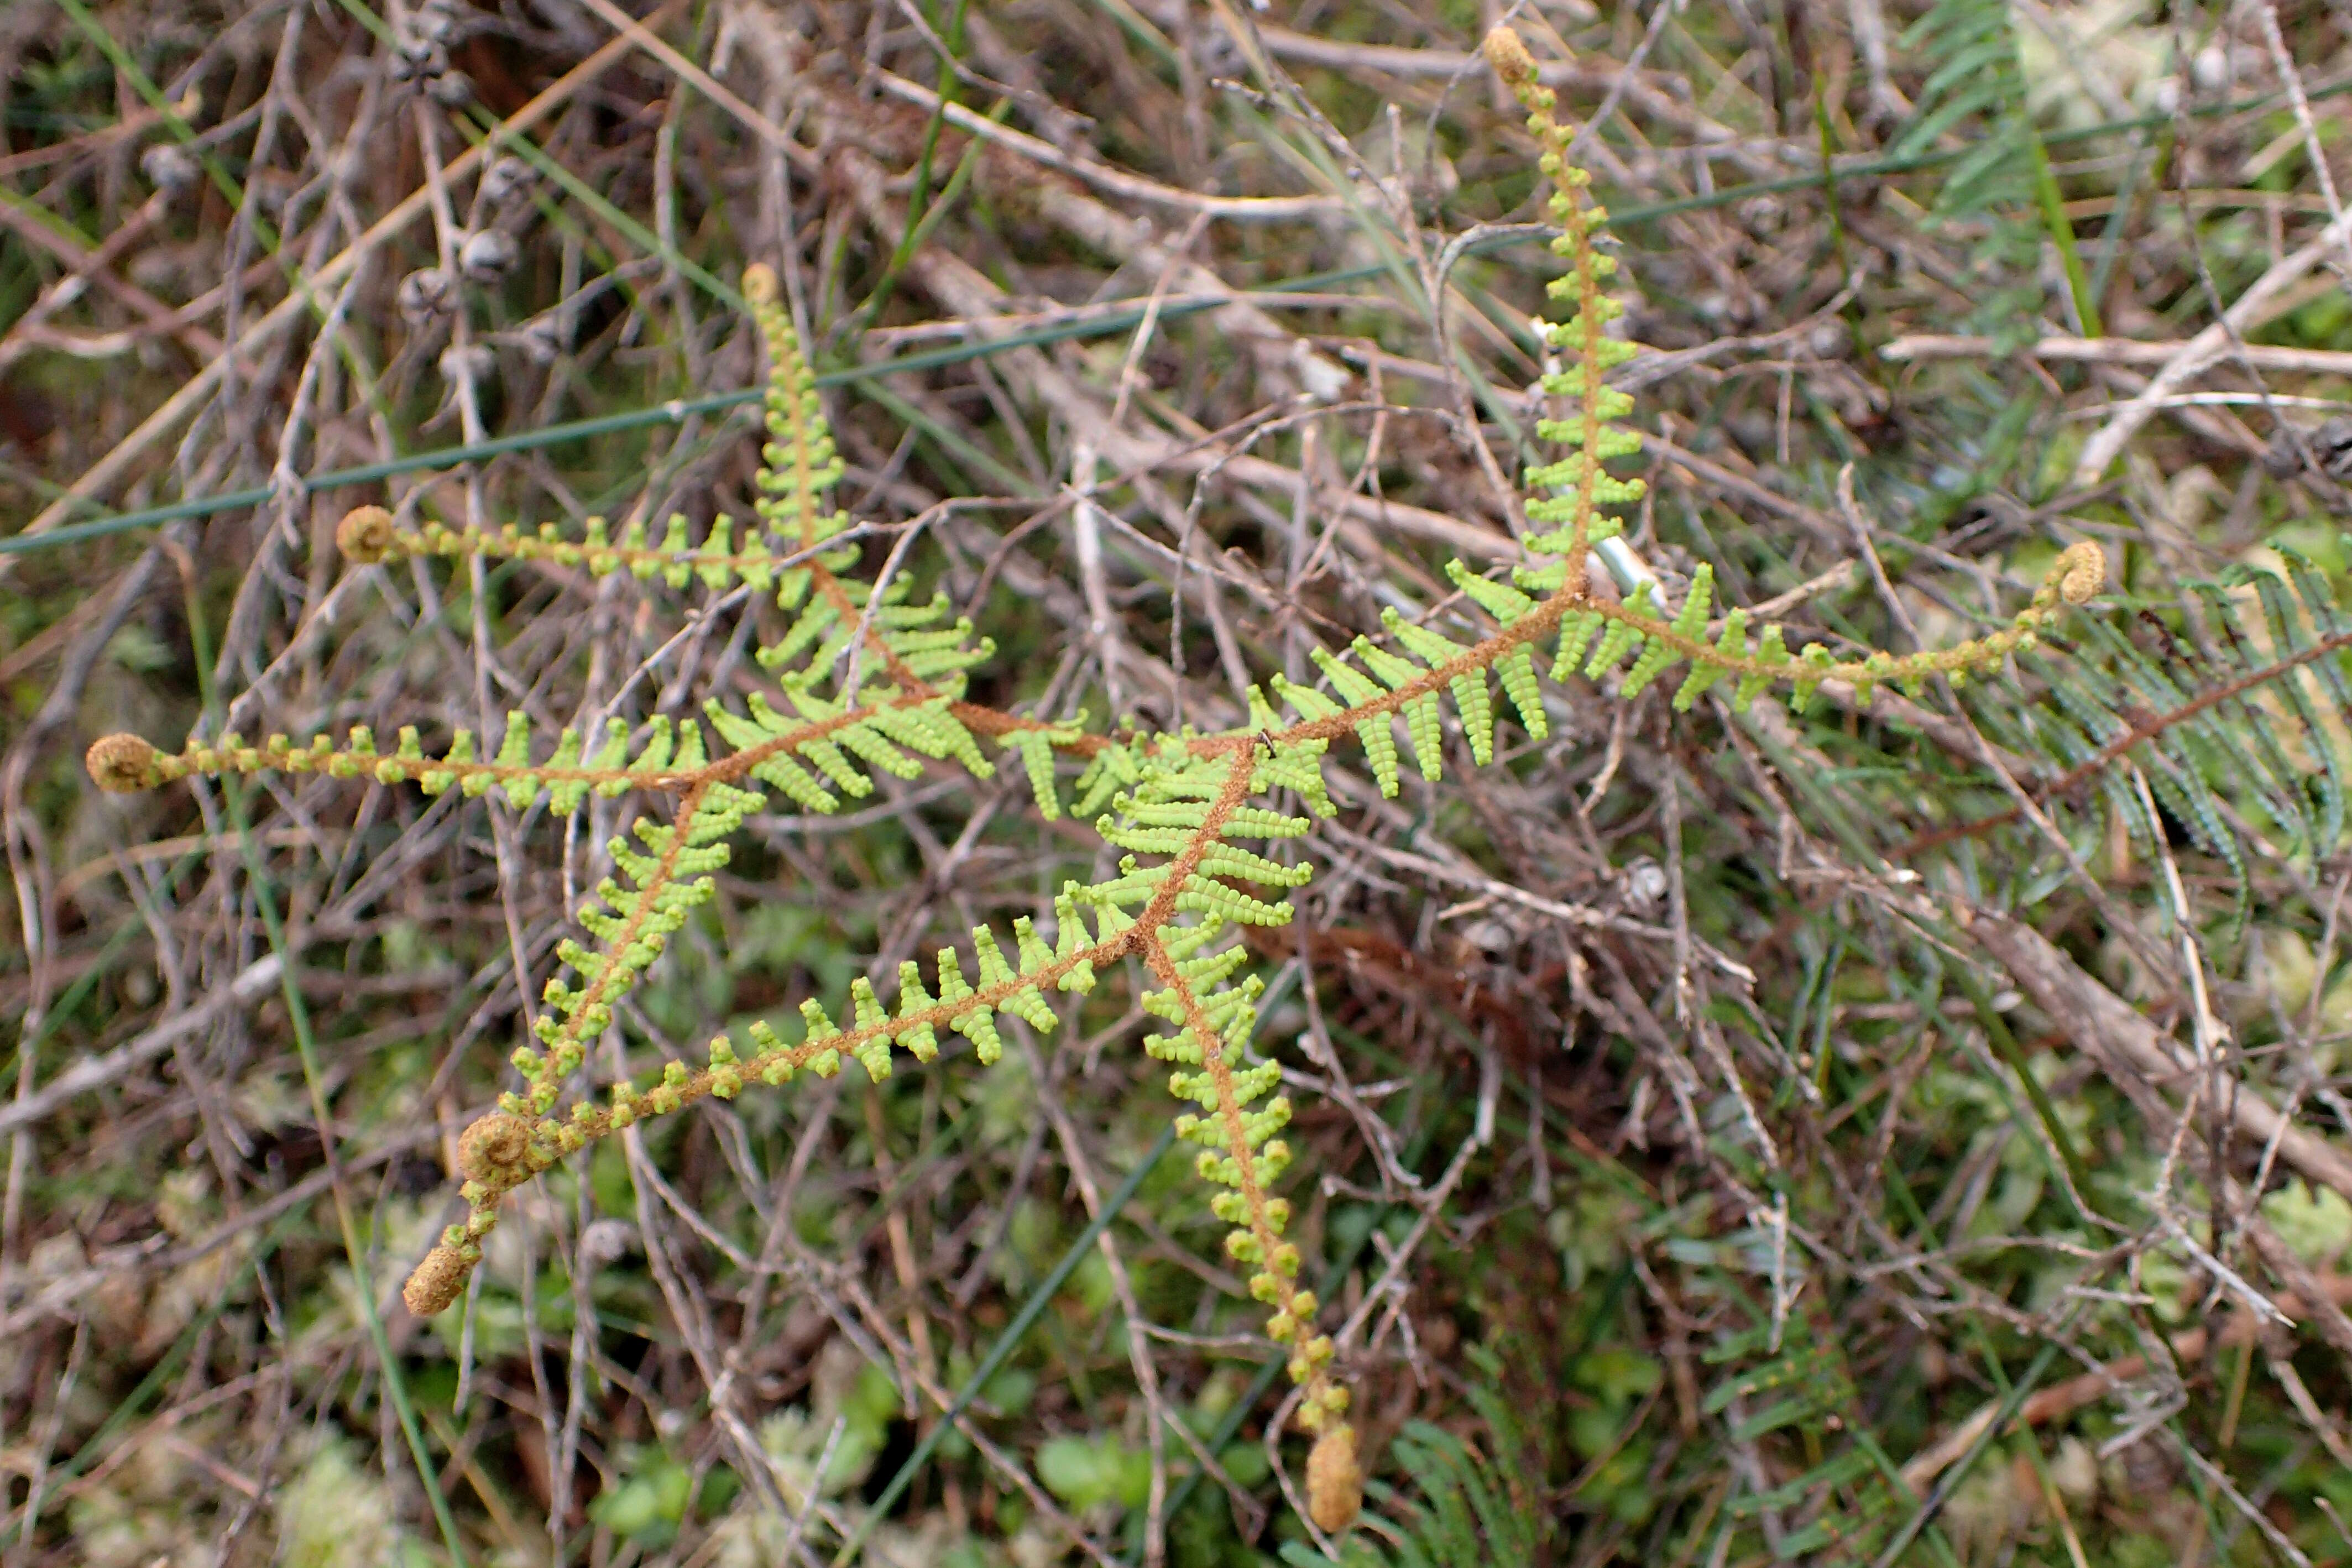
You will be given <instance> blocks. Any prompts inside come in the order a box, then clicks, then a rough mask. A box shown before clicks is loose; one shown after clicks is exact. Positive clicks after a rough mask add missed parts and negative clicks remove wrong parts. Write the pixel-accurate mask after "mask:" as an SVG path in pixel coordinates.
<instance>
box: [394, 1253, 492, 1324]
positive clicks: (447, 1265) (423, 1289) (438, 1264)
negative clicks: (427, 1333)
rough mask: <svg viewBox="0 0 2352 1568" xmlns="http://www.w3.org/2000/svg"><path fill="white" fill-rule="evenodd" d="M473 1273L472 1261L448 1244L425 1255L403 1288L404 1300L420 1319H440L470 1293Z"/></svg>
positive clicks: (402, 1295)
mask: <svg viewBox="0 0 2352 1568" xmlns="http://www.w3.org/2000/svg"><path fill="white" fill-rule="evenodd" d="M473 1271H474V1265H473V1263H472V1261H471V1260H470V1259H469V1258H467V1257H466V1255H465V1254H464V1253H463V1252H461V1251H459V1250H458V1249H457V1248H456V1247H452V1246H450V1245H449V1244H448V1243H447V1242H446V1241H445V1242H443V1243H441V1244H440V1245H439V1246H437V1247H435V1248H434V1249H433V1250H432V1251H430V1252H428V1253H426V1254H425V1261H424V1262H422V1263H420V1264H418V1265H417V1266H416V1269H415V1272H414V1273H412V1274H411V1275H409V1277H408V1283H407V1284H405V1285H404V1286H402V1287H401V1289H400V1299H401V1300H403V1301H404V1302H406V1303H407V1304H408V1310H409V1311H410V1312H411V1313H412V1314H413V1315H415V1316H416V1317H419V1318H432V1317H438V1316H439V1315H440V1314H441V1313H443V1312H446V1311H447V1310H449V1308H450V1306H451V1305H452V1304H454V1303H455V1302H456V1301H457V1296H458V1293H459V1292H460V1291H462V1290H464V1289H466V1276H467V1275H468V1274H470V1273H472V1272H473Z"/></svg>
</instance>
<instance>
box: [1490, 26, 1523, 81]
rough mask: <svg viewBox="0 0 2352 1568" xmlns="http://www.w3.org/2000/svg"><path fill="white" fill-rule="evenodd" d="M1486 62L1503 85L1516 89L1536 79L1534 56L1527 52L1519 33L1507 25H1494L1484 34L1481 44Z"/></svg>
mask: <svg viewBox="0 0 2352 1568" xmlns="http://www.w3.org/2000/svg"><path fill="white" fill-rule="evenodd" d="M1483 47H1485V49H1486V64H1487V65H1489V66H1490V67H1492V68H1494V72H1495V74H1496V76H1498V77H1501V78H1502V79H1503V83H1504V85H1505V86H1507V87H1509V88H1513V89H1517V88H1522V87H1531V86H1533V85H1534V84H1535V79H1536V58H1535V56H1533V55H1531V54H1529V53H1528V46H1527V45H1526V44H1525V43H1524V42H1522V41H1521V40H1520V38H1519V35H1518V34H1517V33H1516V32H1514V31H1512V30H1511V29H1510V28H1508V27H1496V29H1495V30H1494V31H1493V32H1491V33H1488V34H1487V35H1486V44H1485V45H1484V46H1483Z"/></svg>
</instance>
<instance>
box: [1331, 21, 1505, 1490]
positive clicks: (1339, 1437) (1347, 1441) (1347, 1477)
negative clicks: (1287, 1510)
mask: <svg viewBox="0 0 2352 1568" xmlns="http://www.w3.org/2000/svg"><path fill="white" fill-rule="evenodd" d="M1496 30H1497V31H1500V30H1501V29H1499V28H1498V29H1496ZM1363 1506H1364V1468H1363V1466H1362V1465H1360V1464H1359V1463H1357V1461H1356V1429H1355V1428H1354V1427H1353V1426H1349V1425H1348V1424H1347V1423H1346V1422H1344V1421H1343V1422H1341V1423H1339V1425H1337V1426H1329V1427H1326V1428H1325V1429H1324V1432H1323V1436H1320V1437H1318V1438H1316V1439H1315V1447H1313V1448H1312V1449H1311V1450H1309V1451H1308V1453H1307V1517H1308V1518H1310V1519H1312V1520H1314V1521H1315V1528H1316V1529H1318V1530H1320V1531H1324V1532H1325V1533H1327V1534H1334V1535H1336V1534H1338V1533H1339V1531H1343V1530H1345V1529H1347V1528H1348V1527H1349V1525H1351V1524H1353V1523H1355V1522H1356V1514H1357V1512H1358V1510H1360V1509H1361V1508H1362V1507H1363Z"/></svg>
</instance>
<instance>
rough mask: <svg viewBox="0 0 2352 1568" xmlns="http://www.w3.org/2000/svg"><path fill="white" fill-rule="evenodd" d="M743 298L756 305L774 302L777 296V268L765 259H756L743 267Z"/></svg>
mask: <svg viewBox="0 0 2352 1568" xmlns="http://www.w3.org/2000/svg"><path fill="white" fill-rule="evenodd" d="M743 298H745V299H746V300H751V303H753V304H754V305H766V304H771V303H772V302H773V301H774V300H775V298H776V269H775V268H772V267H771V266H769V265H768V264H767V263H766V262H764V261H755V262H753V263H751V266H749V267H746V268H743Z"/></svg>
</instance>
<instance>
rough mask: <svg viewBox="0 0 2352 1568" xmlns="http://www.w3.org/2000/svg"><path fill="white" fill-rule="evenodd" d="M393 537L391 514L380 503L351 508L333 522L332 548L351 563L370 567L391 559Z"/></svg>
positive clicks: (394, 533) (394, 532)
mask: <svg viewBox="0 0 2352 1568" xmlns="http://www.w3.org/2000/svg"><path fill="white" fill-rule="evenodd" d="M396 537H397V535H396V531H395V530H394V528H393V526H392V513H390V512H388V511H386V510H383V508H382V507H380V506H362V507H353V508H352V510H350V511H347V512H345V513H344V514H343V521H341V522H339V523H337V524H335V548H336V549H338V550H340V551H341V552H343V559H344V560H346V561H349V562H351V563H352V564H353V565H355V566H373V565H375V564H376V563H378V562H381V561H387V560H389V559H391V557H392V550H393V543H394V539H395V538H396Z"/></svg>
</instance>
